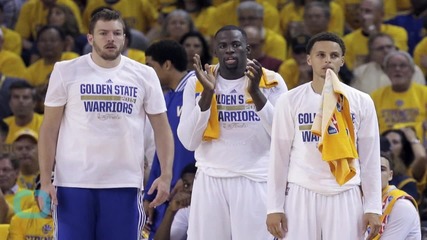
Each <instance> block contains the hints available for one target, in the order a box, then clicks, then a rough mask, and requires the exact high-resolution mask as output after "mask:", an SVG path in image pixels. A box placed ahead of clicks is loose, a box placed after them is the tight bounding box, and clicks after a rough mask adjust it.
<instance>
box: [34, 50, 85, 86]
mask: <svg viewBox="0 0 427 240" xmlns="http://www.w3.org/2000/svg"><path fill="white" fill-rule="evenodd" d="M78 56H79V55H78V54H77V53H74V52H63V53H62V55H61V60H60V61H64V60H70V59H74V58H76V57H78ZM53 65H54V64H46V63H45V61H44V59H43V58H41V59H39V60H37V61H35V62H34V63H33V64H31V65H30V66H29V67H28V74H29V75H30V78H29V81H28V82H29V83H30V84H31V85H33V86H40V85H43V84H46V83H48V81H49V76H50V74H51V73H52V70H53Z"/></svg>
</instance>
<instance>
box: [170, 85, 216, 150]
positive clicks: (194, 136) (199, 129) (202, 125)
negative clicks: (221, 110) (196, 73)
mask: <svg viewBox="0 0 427 240" xmlns="http://www.w3.org/2000/svg"><path fill="white" fill-rule="evenodd" d="M196 81H197V79H196V78H195V77H194V78H190V79H188V80H187V85H186V86H185V89H184V96H183V106H182V113H181V118H180V121H179V124H178V138H179V140H180V141H181V143H182V145H184V147H185V148H186V149H188V150H190V151H194V150H196V148H197V147H198V146H199V145H200V143H201V142H202V138H203V133H204V131H205V129H206V126H207V124H208V120H209V117H210V109H208V110H206V111H204V112H202V110H201V109H200V107H199V104H198V102H199V100H200V97H201V96H200V95H198V96H196V92H195V89H196Z"/></svg>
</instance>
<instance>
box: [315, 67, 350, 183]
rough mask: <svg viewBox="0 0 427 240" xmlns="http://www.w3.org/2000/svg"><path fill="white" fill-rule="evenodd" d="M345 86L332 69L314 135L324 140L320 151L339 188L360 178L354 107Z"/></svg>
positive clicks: (323, 94) (325, 87)
mask: <svg viewBox="0 0 427 240" xmlns="http://www.w3.org/2000/svg"><path fill="white" fill-rule="evenodd" d="M341 84H342V83H340V81H339V79H338V77H337V76H336V75H335V73H334V72H333V71H332V70H330V69H328V70H327V71H326V78H325V85H324V86H323V91H322V104H321V106H320V109H319V112H318V113H317V114H316V117H315V118H314V122H313V126H312V128H311V131H312V133H313V134H315V135H317V136H320V137H321V138H320V140H319V144H318V148H319V151H320V152H321V153H322V159H323V160H324V161H326V162H328V164H329V168H330V169H331V172H332V174H333V175H334V176H335V179H336V181H337V183H338V184H339V185H343V184H345V183H346V182H347V181H349V180H350V179H351V178H352V177H353V176H354V175H356V169H355V168H354V167H353V166H352V161H353V160H354V159H355V158H358V154H357V151H356V146H355V138H354V128H353V122H352V119H351V114H350V105H349V102H348V99H347V97H346V94H345V90H344V88H343V86H342V85H341Z"/></svg>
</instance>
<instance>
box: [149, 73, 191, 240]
mask: <svg viewBox="0 0 427 240" xmlns="http://www.w3.org/2000/svg"><path fill="white" fill-rule="evenodd" d="M191 77H195V73H194V71H191V72H189V73H187V74H186V75H185V76H184V78H183V79H182V80H181V82H180V83H179V84H178V86H177V87H176V89H175V91H173V90H171V91H170V92H168V93H166V94H165V101H166V107H167V115H168V120H169V124H170V126H171V129H172V133H173V138H174V143H175V155H174V162H173V168H172V181H171V189H172V188H173V187H174V186H175V184H176V182H177V181H178V180H179V179H180V178H181V172H182V170H183V169H184V168H185V166H187V165H188V164H190V163H195V159H194V152H193V151H188V150H187V149H186V148H185V147H184V146H183V145H182V143H181V141H180V140H179V139H178V135H177V129H178V124H179V120H180V116H181V107H182V99H183V93H184V88H185V85H186V84H187V80H188V79H189V78H191ZM160 173H161V171H160V162H159V158H158V156H157V153H156V154H155V155H154V159H153V165H152V167H151V171H150V177H149V179H148V182H147V185H146V186H145V189H146V190H148V189H150V187H151V185H152V184H153V181H154V180H155V179H156V178H158V177H159V176H160ZM155 196H156V195H155V193H154V194H152V195H148V194H145V195H144V200H148V201H153V199H154V198H155ZM167 207H168V203H167V202H166V203H164V204H162V205H160V206H158V207H156V208H155V209H154V217H153V219H152V225H151V233H150V239H152V238H153V237H154V234H155V232H156V230H157V228H158V227H159V226H160V223H161V222H162V219H163V216H164V214H165V212H166V208H167Z"/></svg>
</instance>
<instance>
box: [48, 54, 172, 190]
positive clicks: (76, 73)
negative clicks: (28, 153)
mask: <svg viewBox="0 0 427 240" xmlns="http://www.w3.org/2000/svg"><path fill="white" fill-rule="evenodd" d="M45 105H46V106H48V107H58V106H65V108H64V115H63V119H62V122H61V126H60V130H59V136H58V143H57V149H56V156H55V160H56V165H55V182H54V184H55V185H56V186H63V187H81V188H116V187H136V188H141V189H142V186H143V185H142V183H143V173H144V145H145V144H144V126H145V121H146V114H147V113H148V114H159V113H162V112H165V111H166V106H165V101H164V98H163V94H162V90H161V87H160V81H159V79H158V77H157V75H156V73H155V72H154V70H153V69H152V68H150V67H148V66H145V65H143V64H140V63H138V62H135V61H133V60H131V59H129V58H127V57H124V56H121V60H120V63H119V65H118V66H116V67H114V68H102V67H100V66H98V65H96V64H95V63H94V62H93V61H92V58H91V56H90V54H87V55H84V56H82V57H79V58H76V59H74V60H70V61H63V62H58V63H56V64H55V67H54V70H53V72H52V74H51V77H50V81H49V88H48V91H47V94H46V100H45Z"/></svg>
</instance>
